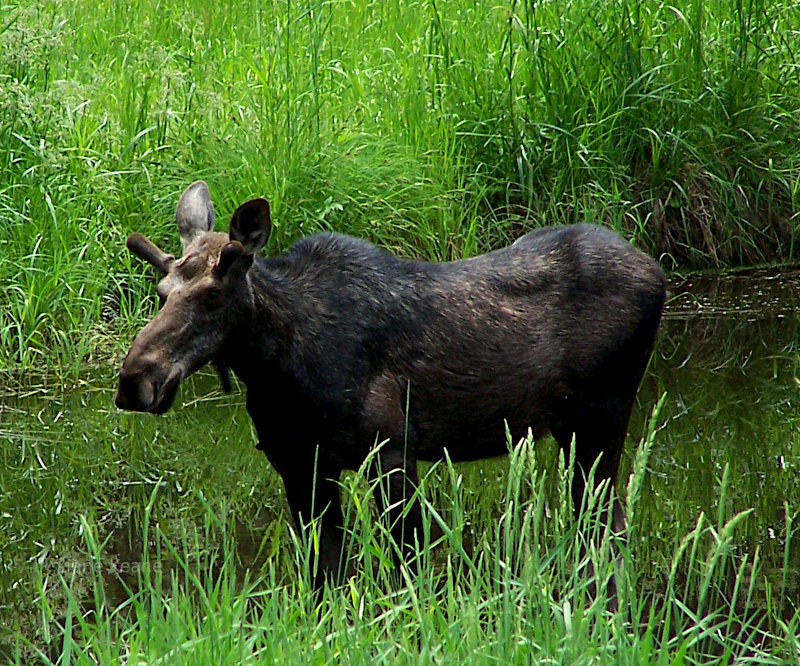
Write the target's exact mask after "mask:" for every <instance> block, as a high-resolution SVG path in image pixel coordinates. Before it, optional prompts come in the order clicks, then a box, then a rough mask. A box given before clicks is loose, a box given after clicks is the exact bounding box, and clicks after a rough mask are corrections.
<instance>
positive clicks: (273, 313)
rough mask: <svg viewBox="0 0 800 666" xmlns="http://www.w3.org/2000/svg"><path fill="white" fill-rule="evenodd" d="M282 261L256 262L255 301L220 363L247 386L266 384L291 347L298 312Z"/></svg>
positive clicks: (245, 309) (253, 271)
mask: <svg viewBox="0 0 800 666" xmlns="http://www.w3.org/2000/svg"><path fill="white" fill-rule="evenodd" d="M279 259H280V258H274V259H264V258H261V257H258V258H256V261H255V263H254V264H253V266H252V267H251V268H250V270H249V271H248V275H247V279H248V281H249V283H250V291H251V299H250V302H249V303H248V304H247V305H246V307H243V308H242V320H241V322H240V324H239V326H237V327H236V329H235V330H234V331H233V332H232V334H231V335H230V337H229V339H228V341H227V343H226V345H225V348H224V349H223V351H222V353H221V355H220V360H221V361H222V362H223V363H224V364H225V365H227V366H229V367H230V368H231V370H233V372H234V373H235V374H236V375H237V377H239V378H240V379H241V380H242V381H243V382H244V383H245V384H247V385H250V384H251V383H252V382H254V381H263V379H264V376H265V374H268V373H270V370H272V369H273V367H274V366H275V364H276V363H277V359H278V357H279V356H280V353H281V351H283V350H287V349H288V348H289V346H290V344H291V339H292V335H293V329H294V316H293V312H294V308H293V305H292V300H293V299H292V296H291V291H292V290H291V285H290V283H289V280H288V279H287V278H286V276H285V273H284V272H283V271H281V270H280V268H281V266H280V263H281V262H280V261H279Z"/></svg>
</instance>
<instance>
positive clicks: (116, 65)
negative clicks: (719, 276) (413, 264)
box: [0, 0, 800, 370]
mask: <svg viewBox="0 0 800 666" xmlns="http://www.w3.org/2000/svg"><path fill="white" fill-rule="evenodd" d="M798 29H800V12H798V11H797V7H796V6H795V5H793V4H792V3H790V2H780V3H770V2H765V1H764V0H750V1H749V2H734V3H728V2H721V1H716V0H715V1H714V2H701V1H700V0H685V1H683V2H678V3H672V4H666V3H640V2H629V1H628V0H613V1H611V2H608V1H603V2H599V1H596V0H571V1H569V2H563V3H530V2H518V1H517V0H507V1H505V2H500V3H475V2H465V1H460V0H459V1H456V2H447V3H443V2H441V3H437V2H431V1H430V0H426V1H415V2H410V3H402V4H397V3H385V2H372V1H369V0H349V1H344V0H341V1H338V0H337V1H333V2H324V3H309V2H278V3H267V4H263V3H255V2H247V1H237V2H232V3H226V4H225V5H224V6H222V5H219V6H217V5H213V4H209V3H207V2H197V1H192V2H188V3H180V4H178V3H168V2H167V3H164V2H155V1H153V2H114V3H106V2H98V1H96V0H85V1H83V2H78V3H68V2H63V0H49V1H48V2H44V3H38V4H36V5H35V6H34V5H33V4H31V3H27V2H26V3H22V2H19V1H18V0H15V1H13V2H11V3H10V4H9V3H7V4H6V5H4V6H3V11H2V19H0V41H1V43H2V49H0V86H1V87H2V90H3V96H2V99H1V100H0V211H1V212H0V217H1V218H2V225H1V226H0V284H2V285H3V288H4V294H5V303H4V307H3V308H2V309H0V346H1V349H2V353H0V359H2V361H0V364H2V367H0V369H3V368H6V369H12V368H19V367H23V368H26V369H31V368H35V367H37V366H39V367H41V366H44V365H50V366H53V365H56V366H59V367H62V368H64V369H66V370H69V369H70V368H74V367H75V366H76V365H78V364H79V363H81V362H84V361H86V360H87V359H91V358H92V357H93V356H94V355H96V354H98V353H101V354H103V353H105V351H104V350H106V349H107V345H105V344H101V345H98V344H97V341H98V340H106V339H107V335H108V334H113V333H115V332H116V331H118V330H119V328H120V327H123V328H125V329H126V330H129V326H128V325H129V324H131V323H133V322H138V321H139V320H140V317H141V314H142V312H143V311H145V312H146V311H148V310H149V308H150V305H149V304H148V303H146V302H145V301H144V300H143V298H144V297H143V293H144V292H143V288H142V287H141V286H140V284H143V283H142V282H141V281H140V280H138V279H135V278H133V277H131V276H132V274H133V275H138V274H139V273H140V272H141V270H142V269H141V268H139V266H138V265H137V264H136V263H135V262H134V263H132V262H131V261H130V259H129V258H128V257H127V256H125V254H124V252H123V251H122V242H123V239H124V237H125V235H126V234H127V233H129V232H131V231H133V230H136V231H144V232H147V233H148V234H149V235H151V236H152V237H153V238H154V239H155V240H157V241H162V242H164V243H165V244H166V245H168V246H172V245H174V238H173V234H172V233H171V231H170V224H171V218H172V213H173V207H174V205H175V200H176V197H177V194H178V193H179V192H180V191H182V189H183V188H184V187H185V186H186V185H187V184H188V183H189V182H191V181H192V180H194V179H196V178H205V179H206V180H208V181H209V183H210V184H211V189H212V194H213V196H214V198H215V201H216V202H217V205H218V207H219V213H220V218H221V219H223V220H224V218H225V217H226V215H227V214H229V213H230V211H231V210H232V209H233V208H234V207H235V205H237V204H238V203H240V202H241V201H242V200H243V199H244V198H246V197H249V196H252V195H265V196H267V197H269V198H270V200H271V201H272V203H273V208H274V212H275V219H276V228H275V234H274V238H273V241H272V244H271V250H272V251H274V250H278V249H281V248H284V247H285V246H286V245H287V244H288V243H290V242H291V241H292V240H293V239H295V238H296V237H298V236H299V235H302V234H306V233H310V232H313V231H316V230H320V229H335V230H338V231H344V232H350V233H354V234H358V235H363V236H366V237H368V238H370V239H372V240H375V241H377V242H379V243H381V244H383V245H385V246H387V247H389V248H390V249H393V250H395V251H398V252H400V253H402V254H404V255H406V256H409V255H413V256H420V257H425V258H429V259H449V258H454V257H461V256H466V255H472V254H475V253H477V252H480V251H483V250H486V249H489V248H491V247H495V246H498V245H500V244H503V243H505V242H507V241H509V240H511V239H512V238H514V237H515V236H516V235H518V234H519V233H521V232H522V231H524V230H527V229H529V228H531V227H533V226H537V225H542V224H553V223H563V222H575V221H587V220H588V221H593V222H601V223H605V224H609V225H611V226H613V227H615V228H617V229H618V230H620V231H622V232H623V233H625V234H626V235H627V236H629V237H631V238H633V239H635V241H636V242H637V243H638V244H640V245H642V246H644V247H646V248H647V249H648V250H650V251H651V252H652V253H654V254H655V255H656V256H659V257H660V258H661V259H662V261H663V263H664V264H665V265H666V266H667V267H668V268H669V267H673V266H719V265H735V264H743V263H752V262H758V263H760V262H773V261H781V260H795V259H796V258H797V250H796V248H795V240H796V228H797V224H796V218H795V217H794V215H795V211H796V209H797V203H798V201H797V195H798V183H800V179H799V178H798V173H800V172H798V163H797V159H798V158H797V157H796V155H797V151H796V145H795V144H796V137H797V136H800V79H798V77H800V69H798V67H797V39H796V36H797V34H798ZM131 283H133V284H135V286H131ZM98 336H99V337H98Z"/></svg>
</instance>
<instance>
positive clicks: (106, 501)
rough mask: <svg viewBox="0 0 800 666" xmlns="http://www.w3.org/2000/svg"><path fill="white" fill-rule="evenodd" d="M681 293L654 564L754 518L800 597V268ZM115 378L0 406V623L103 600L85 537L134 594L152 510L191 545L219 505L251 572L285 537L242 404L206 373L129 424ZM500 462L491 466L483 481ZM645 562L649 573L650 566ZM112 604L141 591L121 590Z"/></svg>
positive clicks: (654, 466)
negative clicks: (168, 403) (196, 526)
mask: <svg viewBox="0 0 800 666" xmlns="http://www.w3.org/2000/svg"><path fill="white" fill-rule="evenodd" d="M670 291H671V297H670V300H669V304H668V309H667V312H666V314H665V318H664V324H663V329H662V333H661V336H660V339H659V343H658V347H657V350H656V354H655V357H654V359H653V362H652V364H651V368H650V371H649V372H648V375H647V377H646V379H645V381H644V384H643V386H642V389H641V391H640V395H639V400H638V405H637V408H636V411H635V414H634V417H633V420H632V422H631V432H630V434H631V436H630V438H629V440H628V452H629V456H628V459H627V460H625V461H623V465H627V467H624V468H623V469H625V470H629V469H630V464H631V460H630V458H631V455H630V454H631V452H632V451H633V449H634V447H635V443H636V442H637V441H639V439H640V438H641V437H642V436H643V435H644V433H645V430H646V422H647V418H648V415H649V412H650V410H651V409H652V407H653V405H654V404H655V403H656V402H657V400H658V398H659V397H660V396H661V395H663V394H664V393H666V398H665V402H664V407H663V409H662V411H661V413H660V414H659V416H658V421H657V424H658V427H659V430H658V433H657V434H656V437H655V443H654V446H653V450H652V455H651V458H650V460H649V466H648V473H647V475H646V477H645V484H644V490H643V496H642V500H641V505H640V507H639V511H638V512H637V515H636V521H637V524H638V525H639V531H640V533H641V534H646V535H647V536H646V537H645V538H646V540H647V545H648V549H649V551H648V552H653V553H658V552H662V553H667V554H668V553H669V552H670V550H671V549H673V548H674V541H675V526H676V525H677V524H680V525H682V526H684V527H685V529H691V527H692V526H693V525H694V524H695V522H696V520H697V516H698V515H699V513H700V512H705V514H706V515H709V516H713V517H717V516H718V517H720V518H723V519H727V518H730V517H731V516H733V515H734V514H735V513H736V512H738V511H742V510H745V509H749V508H752V509H753V513H752V515H751V516H750V517H749V518H748V519H747V520H746V521H744V523H743V524H742V526H741V527H740V528H737V530H738V531H737V547H738V548H740V549H741V550H742V552H752V551H753V550H754V549H755V548H756V547H758V548H760V549H761V552H762V556H763V558H764V560H765V562H766V564H765V566H766V568H767V569H770V568H771V569H773V570H775V571H778V570H780V569H782V570H783V571H785V572H786V571H788V574H787V575H788V576H789V577H790V579H791V580H790V581H789V583H790V587H791V589H793V590H797V589H798V575H797V571H798V569H800V561H798V557H800V543H798V544H796V545H794V544H792V545H793V547H792V550H791V553H792V557H791V560H790V561H789V562H788V565H789V566H788V570H787V567H786V566H785V564H786V563H785V562H784V560H783V557H784V552H785V551H784V537H785V534H786V522H787V516H789V517H791V516H793V515H794V514H796V512H797V511H798V507H800V500H798V498H799V497H800V492H799V491H800V473H799V472H800V391H799V390H798V386H799V384H798V379H797V378H798V374H799V373H800V370H799V369H798V365H799V364H800V349H799V347H798V339H799V338H798V335H799V334H800V324H799V320H798V315H797V313H798V306H799V305H800V270H786V271H783V272H758V271H750V272H747V273H737V274H732V275H727V276H723V277H691V278H686V279H673V280H672V283H671V285H670ZM114 372H115V369H111V370H110V371H109V372H107V373H105V374H104V375H103V376H101V377H99V378H94V379H92V380H90V381H86V382H85V383H84V384H83V385H82V386H79V387H78V388H77V389H72V390H70V391H66V392H65V391H61V390H60V389H59V387H58V386H46V387H43V388H40V389H31V390H29V391H27V392H24V393H22V394H20V393H19V392H17V391H12V390H8V391H6V393H5V394H4V395H0V447H1V448H0V558H1V559H0V627H2V625H3V624H4V622H3V618H6V621H5V624H6V625H7V626H8V618H10V617H20V613H22V614H24V613H25V612H26V611H25V610H24V608H23V606H25V604H26V598H27V603H28V604H30V602H31V599H35V598H36V596H37V594H38V593H37V589H45V590H46V591H47V594H49V595H52V596H53V599H52V603H53V604H58V602H59V600H58V597H59V595H60V597H61V598H62V601H63V597H64V596H65V592H64V590H63V587H64V586H63V585H62V584H60V583H59V577H62V578H63V579H64V580H66V581H68V582H69V585H72V586H73V587H74V591H75V594H76V595H78V596H80V595H81V593H82V592H81V591H82V590H84V591H85V590H87V589H90V587H91V585H90V583H89V582H87V581H86V580H84V579H86V578H91V576H93V575H97V574H96V572H95V571H94V570H93V569H92V568H91V567H90V566H89V562H90V561H91V559H92V558H91V557H90V553H88V552H87V551H88V550H90V547H89V545H88V543H89V542H88V541H87V530H88V531H89V533H90V534H89V537H91V538H94V537H96V538H97V539H98V540H99V542H100V543H99V545H98V546H97V548H98V550H100V551H102V557H101V561H102V563H103V564H102V567H104V568H105V570H104V571H101V572H100V575H102V576H103V578H104V579H106V580H108V581H111V580H117V581H118V580H120V579H121V580H122V581H124V582H126V583H127V584H130V585H134V584H135V580H136V575H135V574H136V567H137V566H138V565H139V563H140V559H141V553H142V548H143V543H142V531H141V525H142V524H143V521H144V519H145V514H146V512H147V510H146V507H147V506H148V504H149V505H150V506H151V507H152V514H151V518H152V519H153V520H155V521H157V522H158V524H159V526H161V527H162V528H163V529H164V530H166V531H171V533H172V534H174V535H175V538H176V539H179V540H180V539H191V538H195V539H197V538H198V537H197V535H194V536H192V535H191V534H189V533H187V532H186V530H185V527H183V526H185V525H186V524H187V523H191V522H192V520H194V521H195V522H199V523H200V524H202V520H200V519H199V514H200V513H202V511H204V510H206V511H207V507H206V508H204V504H203V502H204V501H205V500H204V498H206V497H209V498H215V499H214V502H215V504H214V506H215V507H216V508H215V509H214V510H215V511H216V512H218V513H226V512H227V513H230V514H231V515H234V516H235V520H236V524H237V525H240V529H237V530H236V542H237V548H238V549H239V555H240V558H241V561H242V564H244V565H249V564H252V563H254V562H259V561H263V560H264V558H266V557H268V556H269V555H270V553H273V554H274V549H275V543H276V542H277V541H279V540H280V539H281V538H284V539H285V526H284V525H285V522H286V521H285V518H286V517H287V514H286V512H285V509H284V508H283V507H284V504H283V499H282V488H281V485H280V483H279V482H278V479H277V476H276V475H275V474H274V473H273V472H272V471H271V470H270V469H269V467H268V466H267V464H266V461H265V460H264V459H263V456H262V455H260V454H259V453H258V452H256V451H255V449H254V447H253V442H254V441H255V438H254V436H253V434H252V431H251V425H250V422H249V419H248V417H247V414H246V412H245V410H244V398H243V395H242V393H241V391H234V394H233V395H231V396H222V395H221V394H220V393H219V390H218V388H217V383H216V380H215V378H214V377H213V376H212V375H211V374H204V375H201V376H200V377H198V378H196V379H193V380H190V381H189V382H187V384H186V385H185V386H184V387H183V388H182V389H181V394H180V397H179V400H178V403H179V404H177V405H176V407H175V408H173V410H172V411H171V412H170V413H169V414H167V415H165V416H163V417H160V418H152V417H148V416H141V415H133V414H121V413H119V412H118V411H117V410H116V409H115V408H114V407H113V391H114V389H113V386H114V382H115V375H114ZM181 400H182V401H183V404H182V405H181V404H180V402H181ZM497 464H500V465H502V463H477V464H476V465H477V468H478V469H481V470H482V471H481V472H480V473H479V474H478V476H485V470H486V469H490V470H491V469H493V468H492V467H491V465H497ZM486 465H488V466H489V467H486ZM481 466H484V467H483V468H481ZM469 467H470V466H469V465H467V466H465V469H469ZM726 469H727V472H726ZM490 473H491V472H490ZM726 474H727V482H726V483H727V485H725V486H724V492H723V490H722V487H723V477H724V476H725V475H726ZM466 476H469V475H468V474H467V475H466ZM620 486H621V487H622V486H624V478H622V479H621V483H620ZM476 492H477V493H480V492H481V490H480V488H477V489H476ZM154 498H155V499H154ZM220 498H221V499H220ZM156 500H157V501H156ZM220 507H221V508H220ZM223 518H224V516H223ZM276 518H279V519H276ZM92 530H94V531H95V532H96V534H94V532H92ZM281 534H283V535H284V536H283V537H281ZM655 559H656V558H654V563H653V569H654V571H653V575H655V569H656V568H657V563H656V562H655ZM639 565H640V566H641V567H642V570H643V572H644V574H645V575H647V572H648V566H649V565H648V563H647V562H641V563H639ZM34 572H35V573H34ZM59 590H60V591H59ZM108 593H109V595H110V596H111V597H113V596H115V595H118V596H120V597H122V596H124V594H125V590H124V587H122V586H120V585H118V584H117V586H116V588H115V587H114V586H110V587H109V592H108ZM111 601H113V599H111ZM0 631H2V630H0ZM2 642H3V641H2V637H0V644H2Z"/></svg>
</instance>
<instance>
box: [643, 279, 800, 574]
mask: <svg viewBox="0 0 800 666" xmlns="http://www.w3.org/2000/svg"><path fill="white" fill-rule="evenodd" d="M671 291H672V297H671V299H670V301H669V305H668V310H667V312H666V314H665V318H664V324H663V328H662V333H661V337H660V340H659V344H658V349H657V353H656V355H655V358H654V361H653V363H652V365H651V372H650V373H649V374H648V376H647V378H646V380H645V382H644V384H643V386H642V390H641V392H640V397H639V405H640V409H639V414H638V415H637V418H636V419H635V421H634V423H632V426H631V435H632V436H633V437H634V438H635V437H637V436H638V435H639V433H641V432H642V429H641V428H642V427H643V426H642V423H643V421H644V417H645V416H646V414H645V411H646V409H648V406H649V405H652V404H653V403H654V401H655V400H656V399H657V397H658V396H659V395H661V394H662V393H663V392H665V391H666V393H667V399H666V402H665V406H664V410H663V411H662V413H661V415H660V420H661V421H662V422H663V423H664V427H663V429H662V430H661V431H660V432H659V433H658V436H657V437H656V440H655V445H654V449H653V453H652V456H651V459H650V467H649V470H648V475H647V478H646V486H647V489H648V490H649V493H647V494H646V495H645V497H643V501H642V506H641V507H640V509H641V510H640V516H639V518H640V519H641V521H642V525H646V526H647V528H646V530H647V531H649V532H650V534H651V537H650V539H651V544H652V545H653V546H654V547H656V548H657V547H658V545H657V543H656V542H657V541H662V542H663V545H664V546H665V547H666V546H667V545H668V544H670V543H672V542H673V539H674V535H673V534H672V532H673V531H674V530H673V525H674V524H675V521H676V520H680V522H681V524H684V525H687V524H691V522H692V520H693V519H694V517H696V516H697V515H698V513H699V512H700V511H703V512H705V513H706V515H708V516H710V517H711V518H712V520H713V519H714V518H715V517H716V516H718V515H719V516H722V517H724V518H725V519H727V518H730V517H731V516H732V515H733V514H734V513H736V512H738V511H742V510H745V509H747V508H751V507H752V508H753V509H754V512H753V515H752V516H751V517H750V518H749V519H748V520H746V521H745V522H744V523H743V524H742V526H741V528H739V530H738V531H737V543H738V544H739V547H740V548H741V550H742V552H752V551H753V549H754V548H755V547H756V546H759V547H760V548H761V549H762V554H763V555H764V557H765V558H766V559H767V568H770V567H774V568H780V567H782V566H783V562H782V557H783V550H784V543H783V540H782V535H783V533H784V530H785V523H786V514H787V511H788V512H789V515H792V514H793V513H795V512H797V510H798V501H797V498H798V496H800V493H799V492H798V491H800V474H799V473H798V471H800V392H799V391H798V383H797V377H798V364H799V362H800V348H799V347H798V341H799V340H800V337H798V334H800V322H798V316H797V312H798V301H799V300H800V272H789V273H785V274H781V275H756V276H754V275H752V274H746V275H745V274H738V275H733V276H726V277H722V278H691V279H687V280H681V281H678V280H676V281H674V283H673V285H672V289H671ZM631 447H632V445H631ZM726 466H727V468H728V472H727V473H728V486H727V489H726V490H727V492H726V495H725V497H724V505H722V506H721V505H720V502H721V497H720V495H721V493H720V484H721V481H722V478H723V474H724V472H725V468H726ZM646 530H643V531H646ZM792 545H793V548H792V552H793V556H794V561H793V562H791V563H790V566H791V567H792V568H793V572H794V576H793V577H794V581H795V582H794V587H795V588H796V587H797V586H798V582H797V574H796V572H797V570H798V566H799V565H800V562H798V560H797V557H798V555H800V543H798V544H792ZM770 560H771V562H770Z"/></svg>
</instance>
